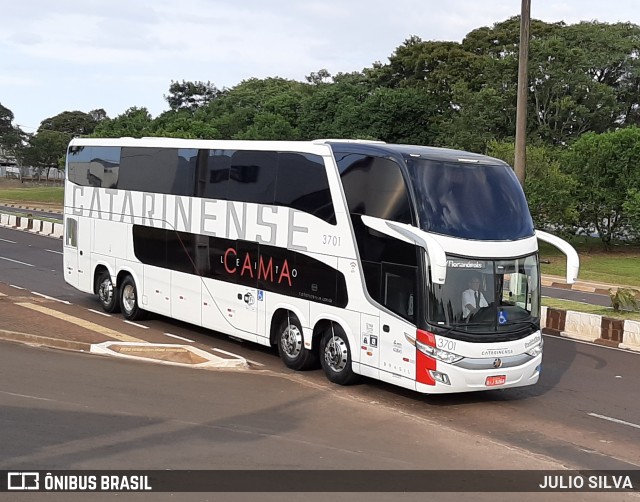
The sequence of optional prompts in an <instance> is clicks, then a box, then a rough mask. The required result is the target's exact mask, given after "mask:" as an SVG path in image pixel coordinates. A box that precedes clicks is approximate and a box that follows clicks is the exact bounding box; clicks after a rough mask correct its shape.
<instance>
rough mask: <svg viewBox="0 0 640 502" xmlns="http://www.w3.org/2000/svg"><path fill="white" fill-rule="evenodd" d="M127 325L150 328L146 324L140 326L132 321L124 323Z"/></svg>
mask: <svg viewBox="0 0 640 502" xmlns="http://www.w3.org/2000/svg"><path fill="white" fill-rule="evenodd" d="M124 322H126V323H127V324H131V326H137V327H138V328H143V329H149V326H145V325H144V324H138V323H136V322H131V321H126V320H125V321H124Z"/></svg>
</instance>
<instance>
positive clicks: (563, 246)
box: [536, 230, 580, 284]
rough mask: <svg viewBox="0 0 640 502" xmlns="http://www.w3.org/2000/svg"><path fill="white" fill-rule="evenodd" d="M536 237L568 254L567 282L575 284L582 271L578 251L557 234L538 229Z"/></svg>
mask: <svg viewBox="0 0 640 502" xmlns="http://www.w3.org/2000/svg"><path fill="white" fill-rule="evenodd" d="M536 237H537V238H538V239H540V240H541V241H544V242H548V243H549V244H551V245H552V246H554V247H556V248H558V249H559V250H560V251H562V252H563V253H564V254H565V255H566V256H567V284H573V283H574V282H576V280H577V279H578V272H579V271H580V257H579V256H578V253H577V252H576V250H575V249H574V248H573V246H572V245H571V244H569V243H568V242H567V241H565V240H564V239H561V238H560V237H557V236H555V235H552V234H549V233H547V232H543V231H542V230H536Z"/></svg>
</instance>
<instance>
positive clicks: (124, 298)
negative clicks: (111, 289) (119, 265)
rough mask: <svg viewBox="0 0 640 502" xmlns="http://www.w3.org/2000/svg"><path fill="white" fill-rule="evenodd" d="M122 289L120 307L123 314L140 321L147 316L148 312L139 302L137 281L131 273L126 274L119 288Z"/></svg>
mask: <svg viewBox="0 0 640 502" xmlns="http://www.w3.org/2000/svg"><path fill="white" fill-rule="evenodd" d="M118 290H119V291H120V308H121V309H122V315H123V316H124V318H125V319H127V320H128V321H140V320H142V319H144V318H145V317H146V314H147V313H146V312H145V311H144V310H142V309H141V308H140V305H139V304H138V289H137V288H136V281H134V280H133V277H131V276H130V275H128V276H126V277H125V278H124V280H123V281H122V284H120V287H119V288H118Z"/></svg>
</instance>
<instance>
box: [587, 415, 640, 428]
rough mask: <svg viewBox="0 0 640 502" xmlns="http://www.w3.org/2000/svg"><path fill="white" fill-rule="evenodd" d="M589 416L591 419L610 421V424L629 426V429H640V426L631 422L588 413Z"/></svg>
mask: <svg viewBox="0 0 640 502" xmlns="http://www.w3.org/2000/svg"><path fill="white" fill-rule="evenodd" d="M587 415H589V416H590V417H595V418H600V419H602V420H608V421H609V422H614V423H616V424H622V425H628V426H629V427H635V428H636V429H640V425H638V424H634V423H631V422H625V421H624V420H620V419H619V418H613V417H608V416H606V415H598V414H597V413H587Z"/></svg>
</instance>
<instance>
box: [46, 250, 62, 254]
mask: <svg viewBox="0 0 640 502" xmlns="http://www.w3.org/2000/svg"><path fill="white" fill-rule="evenodd" d="M45 251H46V252H47V253H55V254H62V251H54V250H53V249H45Z"/></svg>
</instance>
